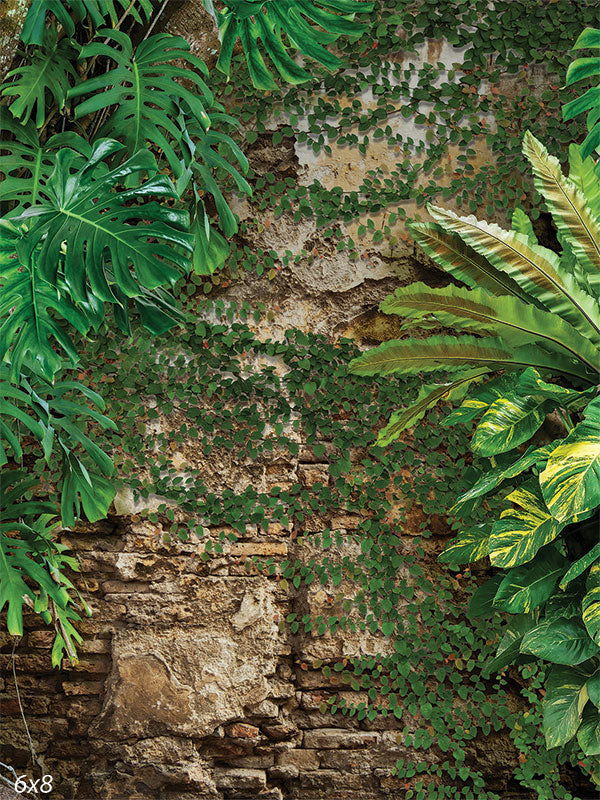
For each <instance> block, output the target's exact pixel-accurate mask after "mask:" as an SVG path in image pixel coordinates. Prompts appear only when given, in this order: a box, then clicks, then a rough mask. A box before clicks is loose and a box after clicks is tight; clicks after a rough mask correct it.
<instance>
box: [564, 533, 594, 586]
mask: <svg viewBox="0 0 600 800" xmlns="http://www.w3.org/2000/svg"><path fill="white" fill-rule="evenodd" d="M598 559H600V542H598V544H596V545H594V546H593V547H592V549H591V550H590V551H589V553H586V554H585V555H584V556H582V557H581V558H579V559H577V561H576V562H575V563H574V564H573V566H572V567H571V568H570V569H569V570H568V571H567V572H566V573H565V576H564V578H563V579H562V581H561V582H560V588H561V589H564V588H565V587H566V586H567V585H568V584H569V583H571V581H572V580H574V579H575V578H578V577H579V576H580V575H581V574H582V573H583V572H585V571H586V569H587V568H588V567H590V566H591V565H592V564H593V563H594V562H595V561H598Z"/></svg>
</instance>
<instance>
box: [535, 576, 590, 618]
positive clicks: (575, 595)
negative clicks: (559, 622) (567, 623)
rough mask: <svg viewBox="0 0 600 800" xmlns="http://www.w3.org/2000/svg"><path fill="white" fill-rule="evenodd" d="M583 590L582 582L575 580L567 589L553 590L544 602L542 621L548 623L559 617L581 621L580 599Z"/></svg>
mask: <svg viewBox="0 0 600 800" xmlns="http://www.w3.org/2000/svg"><path fill="white" fill-rule="evenodd" d="M584 588H585V587H584V584H583V582H582V581H577V580H576V581H575V582H574V583H572V584H571V585H570V586H569V587H568V588H567V589H560V588H559V589H555V590H554V592H553V593H552V594H551V595H550V597H549V598H548V599H547V600H546V605H545V606H544V619H546V620H548V621H550V620H553V619H558V618H559V617H565V618H566V619H570V618H571V617H578V618H579V619H581V597H582V594H583V591H584Z"/></svg>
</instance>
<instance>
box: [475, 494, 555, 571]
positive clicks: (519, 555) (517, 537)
mask: <svg viewBox="0 0 600 800" xmlns="http://www.w3.org/2000/svg"><path fill="white" fill-rule="evenodd" d="M506 499H507V501H508V502H509V503H514V504H515V505H517V506H518V508H509V509H506V510H505V511H503V512H502V514H501V516H500V519H499V520H497V521H496V522H495V523H494V525H493V527H492V532H491V534H490V540H489V556H490V561H491V562H492V564H493V565H494V566H496V567H505V568H506V567H515V566H518V565H520V564H525V563H526V562H528V561H531V559H532V558H534V556H535V555H536V553H537V552H538V550H540V549H541V548H542V547H544V546H545V545H547V544H549V543H550V542H552V541H553V540H554V539H556V537H557V536H558V534H559V533H560V532H561V530H562V529H563V527H564V523H563V524H561V523H559V522H557V521H556V520H555V519H554V517H553V516H552V515H551V514H550V512H549V511H548V509H547V508H546V504H545V503H544V500H543V498H542V495H541V492H540V490H539V488H538V487H537V486H536V483H535V482H534V481H532V482H530V483H527V484H526V485H525V486H521V487H519V488H518V489H515V490H514V491H513V492H511V493H510V494H509V495H508V497H507V498H506Z"/></svg>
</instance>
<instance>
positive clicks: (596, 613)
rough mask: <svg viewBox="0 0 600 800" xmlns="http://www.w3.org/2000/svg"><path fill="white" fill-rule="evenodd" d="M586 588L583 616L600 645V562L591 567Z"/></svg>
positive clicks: (592, 635) (586, 625) (588, 629)
mask: <svg viewBox="0 0 600 800" xmlns="http://www.w3.org/2000/svg"><path fill="white" fill-rule="evenodd" d="M585 588H586V594H585V596H584V598H583V601H582V603H581V609H582V618H583V621H584V623H585V627H586V628H587V631H588V633H589V635H590V636H591V637H592V639H593V640H594V642H595V643H596V645H597V646H599V647H600V564H598V563H596V564H594V565H593V566H592V568H591V569H590V571H589V574H588V579H587V583H586V587H585Z"/></svg>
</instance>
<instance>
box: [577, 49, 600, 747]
mask: <svg viewBox="0 0 600 800" xmlns="http://www.w3.org/2000/svg"><path fill="white" fill-rule="evenodd" d="M599 60H600V59H599ZM577 741H578V743H579V747H581V749H582V750H583V752H584V753H585V755H586V756H600V714H599V713H598V710H597V709H596V708H594V706H591V705H590V706H587V708H586V709H585V710H584V712H583V717H582V719H581V726H580V728H579V730H578V731H577Z"/></svg>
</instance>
